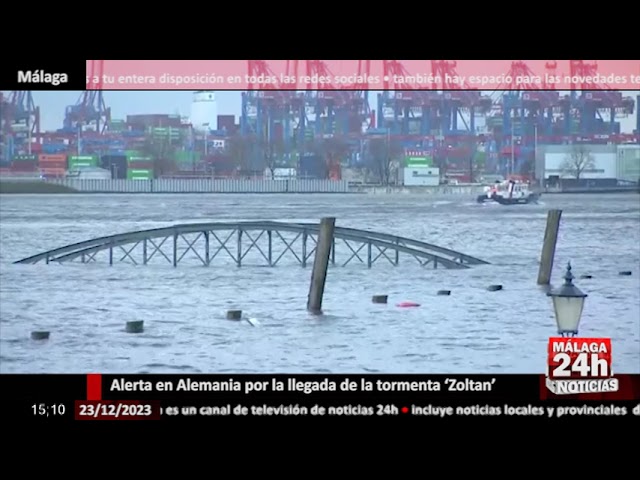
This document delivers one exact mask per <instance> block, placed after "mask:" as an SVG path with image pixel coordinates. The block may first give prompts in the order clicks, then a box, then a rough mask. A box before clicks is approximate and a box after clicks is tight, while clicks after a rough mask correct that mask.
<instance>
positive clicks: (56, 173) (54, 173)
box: [40, 168, 67, 177]
mask: <svg viewBox="0 0 640 480" xmlns="http://www.w3.org/2000/svg"><path fill="white" fill-rule="evenodd" d="M40 174H41V175H42V176H44V177H64V176H66V174H67V170H66V169H65V168H41V169H40Z"/></svg>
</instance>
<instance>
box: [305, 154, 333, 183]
mask: <svg viewBox="0 0 640 480" xmlns="http://www.w3.org/2000/svg"><path fill="white" fill-rule="evenodd" d="M298 175H299V176H300V177H301V178H310V179H311V178H313V179H325V178H327V176H328V169H327V163H326V162H325V159H324V157H322V156H320V155H315V154H306V155H303V156H301V157H300V160H299V165H298Z"/></svg>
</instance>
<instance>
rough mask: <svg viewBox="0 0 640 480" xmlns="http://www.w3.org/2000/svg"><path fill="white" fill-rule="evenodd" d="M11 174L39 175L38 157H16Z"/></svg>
mask: <svg viewBox="0 0 640 480" xmlns="http://www.w3.org/2000/svg"><path fill="white" fill-rule="evenodd" d="M10 170H11V173H15V174H25V175H26V174H37V173H38V172H39V170H38V156H37V155H15V156H14V157H13V162H12V163H11V169H10Z"/></svg>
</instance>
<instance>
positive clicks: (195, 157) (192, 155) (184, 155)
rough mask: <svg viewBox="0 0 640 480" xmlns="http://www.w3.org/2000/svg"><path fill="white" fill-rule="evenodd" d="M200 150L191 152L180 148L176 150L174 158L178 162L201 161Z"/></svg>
mask: <svg viewBox="0 0 640 480" xmlns="http://www.w3.org/2000/svg"><path fill="white" fill-rule="evenodd" d="M200 157H201V155H200V152H189V151H185V150H179V151H177V152H175V154H174V157H173V159H174V160H175V162H176V163H192V162H196V163H197V162H199V161H200Z"/></svg>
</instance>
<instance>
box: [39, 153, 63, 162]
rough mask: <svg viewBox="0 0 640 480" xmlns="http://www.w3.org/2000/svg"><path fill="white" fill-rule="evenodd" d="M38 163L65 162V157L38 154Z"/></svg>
mask: <svg viewBox="0 0 640 480" xmlns="http://www.w3.org/2000/svg"><path fill="white" fill-rule="evenodd" d="M38 161H39V162H40V163H42V162H66V161H67V156H66V155H46V154H40V155H38Z"/></svg>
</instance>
